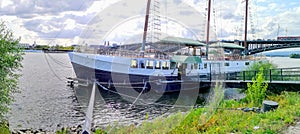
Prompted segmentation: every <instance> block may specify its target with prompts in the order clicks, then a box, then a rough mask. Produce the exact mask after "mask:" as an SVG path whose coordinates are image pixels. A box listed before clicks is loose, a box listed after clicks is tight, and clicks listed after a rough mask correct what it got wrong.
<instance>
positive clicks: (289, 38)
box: [277, 36, 300, 41]
mask: <svg viewBox="0 0 300 134" xmlns="http://www.w3.org/2000/svg"><path fill="white" fill-rule="evenodd" d="M277 40H279V41H300V36H281V37H280V36H279V37H277Z"/></svg>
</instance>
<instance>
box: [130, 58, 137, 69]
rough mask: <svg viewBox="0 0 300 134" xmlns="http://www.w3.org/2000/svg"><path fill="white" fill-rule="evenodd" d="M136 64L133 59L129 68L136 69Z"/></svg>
mask: <svg viewBox="0 0 300 134" xmlns="http://www.w3.org/2000/svg"><path fill="white" fill-rule="evenodd" d="M137 63H138V62H137V60H135V59H134V60H131V64H130V67H131V68H137V65H138V64H137Z"/></svg>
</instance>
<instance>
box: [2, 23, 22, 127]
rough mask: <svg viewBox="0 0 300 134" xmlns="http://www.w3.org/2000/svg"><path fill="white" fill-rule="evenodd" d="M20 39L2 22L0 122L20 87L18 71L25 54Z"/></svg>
mask: <svg viewBox="0 0 300 134" xmlns="http://www.w3.org/2000/svg"><path fill="white" fill-rule="evenodd" d="M19 40H20V39H15V38H14V37H13V34H12V32H11V31H10V30H8V29H7V27H6V26H5V24H4V22H0V122H2V121H3V116H4V114H5V113H7V112H8V110H9V107H8V106H9V104H10V103H11V102H12V101H13V98H12V96H11V95H12V93H14V92H16V91H17V89H18V87H17V85H18V78H19V75H18V74H17V73H16V72H17V71H18V70H19V69H20V68H21V67H22V66H21V63H20V62H21V60H22V55H23V50H22V48H21V47H20V46H19Z"/></svg>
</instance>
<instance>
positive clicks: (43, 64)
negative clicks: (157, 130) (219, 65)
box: [8, 53, 190, 131]
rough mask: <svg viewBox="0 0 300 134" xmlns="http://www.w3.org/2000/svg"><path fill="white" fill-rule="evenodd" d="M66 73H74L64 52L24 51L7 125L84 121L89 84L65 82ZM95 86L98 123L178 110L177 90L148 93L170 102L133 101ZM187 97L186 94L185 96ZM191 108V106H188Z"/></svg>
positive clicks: (63, 124)
mask: <svg viewBox="0 0 300 134" xmlns="http://www.w3.org/2000/svg"><path fill="white" fill-rule="evenodd" d="M66 77H75V73H74V71H73V68H72V66H71V64H70V61H69V59H68V55H67V54H66V53H62V54H55V53H51V54H44V53H26V55H25V56H24V60H23V69H22V77H21V78H20V81H19V87H20V91H21V92H20V93H16V94H15V95H14V97H15V100H16V101H15V102H14V103H13V104H12V105H11V109H12V110H11V112H10V114H9V115H8V118H9V123H10V129H21V128H33V129H40V128H41V129H45V130H49V131H54V130H56V129H58V128H61V127H66V126H76V125H79V124H81V125H82V124H83V122H84V117H85V114H84V113H85V110H86V108H87V105H88V102H89V97H90V94H91V89H92V87H84V86H78V87H76V88H75V89H72V88H69V87H68V86H67V82H66V81H67V79H66ZM99 92H100V91H99V90H96V100H95V109H94V124H95V125H97V126H107V125H113V124H114V123H115V122H119V123H118V124H123V125H126V124H127V125H128V124H132V123H140V122H141V121H143V120H144V119H145V117H146V113H147V114H148V115H149V119H153V118H155V117H158V116H161V115H168V114H170V113H173V112H174V111H177V110H178V109H176V108H173V107H172V105H173V104H174V102H175V101H177V98H178V94H176V93H175V94H169V95H165V96H163V97H161V96H158V97H157V96H156V97H155V96H150V97H148V99H149V100H151V99H152V98H153V97H154V99H157V98H160V99H158V101H156V102H158V103H162V104H167V105H171V106H157V105H135V106H133V107H131V108H130V109H129V107H130V105H131V102H132V101H133V100H132V99H131V102H130V101H126V99H122V98H121V96H119V95H116V94H114V93H112V92H108V91H101V94H102V96H101V95H100V93H99ZM127 99H129V98H127ZM185 100H186V101H189V100H188V98H187V99H185ZM189 109H190V107H189Z"/></svg>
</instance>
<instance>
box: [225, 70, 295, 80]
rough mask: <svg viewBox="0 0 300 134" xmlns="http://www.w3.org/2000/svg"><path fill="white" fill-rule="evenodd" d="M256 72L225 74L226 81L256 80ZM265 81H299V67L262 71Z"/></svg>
mask: <svg viewBox="0 0 300 134" xmlns="http://www.w3.org/2000/svg"><path fill="white" fill-rule="evenodd" d="M258 73H259V71H258V70H252V71H243V72H237V73H235V74H226V80H242V81H248V80H252V79H253V78H254V79H255V78H256V75H257V74H258ZM263 77H264V79H265V81H270V82H272V81H300V67H295V68H279V69H269V70H264V71H263Z"/></svg>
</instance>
